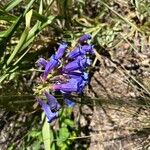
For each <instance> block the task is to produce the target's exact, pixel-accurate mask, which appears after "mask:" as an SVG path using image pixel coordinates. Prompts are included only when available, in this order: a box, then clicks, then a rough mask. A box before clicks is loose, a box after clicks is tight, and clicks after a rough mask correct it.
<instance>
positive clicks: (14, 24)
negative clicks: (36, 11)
mask: <svg viewBox="0 0 150 150" xmlns="http://www.w3.org/2000/svg"><path fill="white" fill-rule="evenodd" d="M21 19H22V15H21V16H19V17H18V18H17V20H16V21H15V22H14V23H13V24H12V25H11V27H10V28H9V29H8V30H7V31H5V33H3V34H2V35H3V37H4V38H7V37H10V36H11V35H12V34H13V33H14V32H15V31H16V30H15V29H16V28H17V27H18V25H19V23H20V21H21ZM1 37H2V36H1ZM0 42H1V41H0Z"/></svg>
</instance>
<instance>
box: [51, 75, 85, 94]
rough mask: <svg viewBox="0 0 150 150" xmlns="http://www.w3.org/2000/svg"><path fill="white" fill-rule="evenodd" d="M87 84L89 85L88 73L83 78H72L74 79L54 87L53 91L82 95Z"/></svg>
mask: <svg viewBox="0 0 150 150" xmlns="http://www.w3.org/2000/svg"><path fill="white" fill-rule="evenodd" d="M87 83H88V77H87V73H84V74H83V75H82V76H72V78H71V79H70V80H69V81H68V82H67V83H64V84H55V85H53V89H54V90H60V91H62V92H66V93H70V92H76V93H81V92H82V91H83V89H84V87H85V86H86V84H87Z"/></svg>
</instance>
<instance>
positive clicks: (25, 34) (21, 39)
mask: <svg viewBox="0 0 150 150" xmlns="http://www.w3.org/2000/svg"><path fill="white" fill-rule="evenodd" d="M28 32H29V29H28V28H26V29H25V30H24V32H23V33H22V35H21V38H20V40H19V42H18V44H17V45H16V47H15V49H14V51H13V52H12V54H11V55H10V57H9V58H8V60H7V62H6V64H7V65H9V64H10V63H11V62H12V60H13V59H14V57H15V56H16V54H17V53H18V52H19V50H20V48H21V47H22V45H23V44H24V42H25V40H26V37H27V35H28Z"/></svg>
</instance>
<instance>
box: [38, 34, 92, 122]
mask: <svg viewBox="0 0 150 150" xmlns="http://www.w3.org/2000/svg"><path fill="white" fill-rule="evenodd" d="M89 39H91V36H90V35H89V34H84V35H83V36H81V37H80V38H79V40H78V43H77V45H76V47H75V48H74V49H73V51H71V52H70V53H69V54H66V57H65V58H63V56H64V54H65V53H66V52H65V51H66V50H67V48H68V45H67V44H66V43H62V44H60V45H59V47H58V49H57V51H56V54H54V55H52V56H51V58H50V60H49V61H47V60H45V59H44V58H39V59H38V61H37V62H36V63H37V65H38V66H39V67H42V69H43V74H42V80H43V82H41V83H45V82H46V84H44V86H41V87H44V88H47V89H48V88H49V89H50V90H53V91H60V92H61V94H62V95H63V100H64V102H65V103H66V105H67V106H68V107H73V106H74V105H75V101H74V100H73V99H72V96H71V94H72V93H73V94H80V93H82V92H83V90H84V88H85V86H86V85H87V84H88V82H89V79H88V73H87V69H88V67H89V66H90V65H91V64H92V61H91V59H90V58H89V57H88V56H87V54H91V55H93V54H94V50H93V48H94V46H93V45H91V44H88V43H87V41H88V40H89ZM60 64H61V65H60ZM58 67H59V69H58ZM40 69H41V68H40ZM53 70H54V71H53ZM55 70H57V71H55ZM49 74H51V76H49V80H48V81H46V79H47V76H48V75H49ZM49 82H50V83H49ZM49 84H50V85H49ZM45 86H46V87H45ZM41 91H42V89H41ZM44 95H45V97H46V98H47V103H45V102H44V101H43V100H41V99H38V103H39V104H40V105H41V107H42V109H43V110H44V112H45V114H46V117H47V118H48V122H49V123H51V122H52V121H54V120H55V119H56V118H57V117H58V113H59V109H60V108H61V105H60V103H59V101H57V99H56V98H55V97H54V96H53V95H51V94H50V93H49V92H47V91H45V92H44Z"/></svg>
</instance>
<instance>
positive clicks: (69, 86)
mask: <svg viewBox="0 0 150 150" xmlns="http://www.w3.org/2000/svg"><path fill="white" fill-rule="evenodd" d="M78 84H79V82H78V80H76V79H70V80H69V81H68V82H67V83H64V84H55V85H53V89H54V90H56V91H58V90H61V91H63V92H78Z"/></svg>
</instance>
